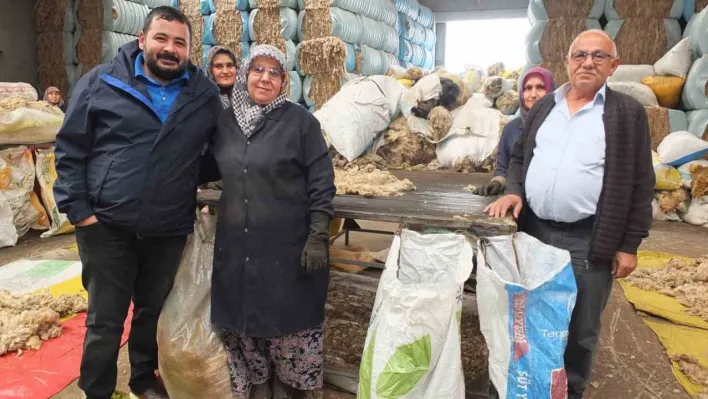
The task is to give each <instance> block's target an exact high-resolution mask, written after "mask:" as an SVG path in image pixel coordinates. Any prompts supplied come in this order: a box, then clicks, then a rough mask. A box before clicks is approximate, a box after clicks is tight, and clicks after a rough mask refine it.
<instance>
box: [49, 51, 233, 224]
mask: <svg viewBox="0 0 708 399" xmlns="http://www.w3.org/2000/svg"><path fill="white" fill-rule="evenodd" d="M138 54H140V49H139V48H138V42H137V40H136V41H134V42H131V43H128V44H126V45H124V46H123V47H121V48H120V50H119V52H118V55H117V56H116V57H115V58H114V59H113V61H112V62H111V63H110V64H104V65H100V66H98V67H96V68H94V69H93V70H91V72H89V73H87V74H86V75H85V76H83V77H82V78H81V79H79V81H78V82H77V83H76V87H75V89H74V92H73V95H72V96H71V101H70V102H69V107H68V109H67V112H66V116H65V118H64V124H63V126H62V127H61V129H60V130H59V133H58V135H57V141H56V170H57V175H58V178H57V180H56V182H55V185H54V197H55V199H56V202H57V205H58V207H59V211H60V212H63V213H66V214H67V216H68V218H69V220H70V221H71V222H72V223H74V224H75V223H77V222H79V221H81V220H83V219H86V218H87V217H89V216H91V215H95V216H96V217H97V218H98V220H99V222H101V223H104V224H106V225H109V226H113V227H118V228H121V229H124V230H127V231H130V232H134V233H136V234H138V235H141V236H146V237H165V236H174V235H185V234H189V233H190V232H191V231H192V230H193V223H194V213H195V212H194V211H195V209H196V190H197V183H198V177H199V166H200V159H201V154H202V150H203V149H204V147H205V145H206V143H207V142H208V141H209V140H210V139H211V137H212V135H213V133H214V131H215V128H216V119H217V116H218V113H219V112H220V111H221V108H222V107H221V100H220V99H219V91H218V89H217V87H216V85H215V84H214V83H213V82H211V81H210V80H209V79H207V78H206V76H204V74H203V73H202V72H201V71H200V70H199V69H197V68H196V67H195V66H194V65H192V64H191V63H190V64H189V67H188V72H189V79H188V80H186V81H185V86H183V87H182V89H181V91H180V94H179V95H178V97H177V100H176V102H175V104H174V106H173V108H172V111H171V112H170V114H169V116H168V118H167V120H166V121H165V123H164V124H163V123H162V121H161V120H160V118H159V116H158V115H159V112H158V110H157V109H156V108H155V107H154V106H153V104H152V102H151V101H150V95H149V93H148V90H147V88H146V87H145V84H144V83H143V82H141V81H140V80H139V79H136V78H135V70H134V69H135V59H136V57H137V56H138Z"/></svg>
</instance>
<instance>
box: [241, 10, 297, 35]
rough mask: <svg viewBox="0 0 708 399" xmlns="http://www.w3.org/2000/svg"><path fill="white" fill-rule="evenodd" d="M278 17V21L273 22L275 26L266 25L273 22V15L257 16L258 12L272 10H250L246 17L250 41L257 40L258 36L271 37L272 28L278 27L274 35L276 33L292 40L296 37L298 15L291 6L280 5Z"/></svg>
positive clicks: (269, 12) (271, 12)
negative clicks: (277, 31)
mask: <svg viewBox="0 0 708 399" xmlns="http://www.w3.org/2000/svg"><path fill="white" fill-rule="evenodd" d="M278 10H279V12H278V18H279V23H276V24H275V27H273V26H266V24H271V23H272V22H273V17H272V15H268V17H266V18H263V17H259V16H258V13H259V12H264V13H268V14H274V10H258V9H255V10H253V11H251V14H250V15H249V17H248V20H249V21H248V31H249V35H250V38H251V41H257V40H258V39H259V38H260V37H263V38H268V37H273V35H274V34H275V32H274V28H278V27H279V33H278V34H275V37H277V36H278V35H279V36H280V37H281V38H283V39H285V40H293V39H295V37H296V34H297V25H298V16H297V12H296V11H295V10H293V9H292V8H286V7H281V8H279V9H278Z"/></svg>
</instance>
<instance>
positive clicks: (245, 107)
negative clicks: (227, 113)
mask: <svg viewBox="0 0 708 399" xmlns="http://www.w3.org/2000/svg"><path fill="white" fill-rule="evenodd" d="M258 57H270V58H272V59H274V60H276V61H277V62H278V64H280V67H281V68H282V70H283V84H282V86H281V87H280V93H279V94H278V97H276V98H275V100H273V101H272V102H271V103H270V104H267V105H259V104H256V103H255V101H253V99H252V98H251V96H250V95H249V94H248V71H249V69H250V68H251V63H252V62H253V60H254V59H256V58H258ZM287 70H288V69H287V67H286V61H285V54H283V52H282V51H280V50H278V49H277V48H276V47H273V46H268V45H261V46H256V47H255V48H254V49H253V51H251V54H250V55H249V57H248V59H247V60H246V62H245V63H244V64H243V65H242V66H241V69H239V71H238V77H237V78H236V84H235V85H234V91H233V94H232V96H231V103H232V105H233V109H234V115H235V116H236V121H237V122H238V125H239V127H240V128H241V131H243V134H245V135H246V137H250V136H251V134H253V132H254V131H255V130H256V126H257V125H258V122H260V121H261V119H263V117H264V116H265V115H267V114H268V113H269V112H271V111H273V110H274V109H277V108H279V107H280V106H282V105H283V104H285V102H286V101H287V99H288V97H287V90H286V88H287V85H288V80H287Z"/></svg>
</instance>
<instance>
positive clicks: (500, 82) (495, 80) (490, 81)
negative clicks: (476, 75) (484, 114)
mask: <svg viewBox="0 0 708 399" xmlns="http://www.w3.org/2000/svg"><path fill="white" fill-rule="evenodd" d="M512 88H513V87H512V86H511V82H509V81H508V80H506V79H504V78H502V77H501V76H490V77H488V78H486V79H485V80H484V82H483V83H482V93H484V95H485V96H487V97H489V98H490V99H492V100H496V99H497V98H499V97H501V96H502V95H503V94H504V93H506V92H507V91H509V90H511V89H512ZM517 95H518V94H517Z"/></svg>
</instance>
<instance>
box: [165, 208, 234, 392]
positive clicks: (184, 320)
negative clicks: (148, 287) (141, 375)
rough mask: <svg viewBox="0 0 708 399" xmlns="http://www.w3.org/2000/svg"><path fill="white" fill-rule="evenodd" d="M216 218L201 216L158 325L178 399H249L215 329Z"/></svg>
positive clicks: (169, 389)
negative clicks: (236, 382) (235, 380)
mask: <svg viewBox="0 0 708 399" xmlns="http://www.w3.org/2000/svg"><path fill="white" fill-rule="evenodd" d="M215 232H216V217H215V216H210V215H204V214H198V215H197V221H196V224H195V226H194V233H193V234H192V235H190V236H189V238H188V239H187V245H186V246H185V250H184V253H183V254H182V261H181V263H180V265H179V269H178V270H177V275H176V276H175V283H174V286H173V287H172V291H171V292H170V295H169V296H168V297H167V300H166V301H165V306H164V307H163V308H162V313H160V318H159V320H158V322H157V347H158V352H159V353H158V354H159V357H158V366H159V370H160V376H161V377H162V381H164V383H165V387H166V388H167V392H168V393H169V395H170V398H172V399H193V398H224V399H245V398H248V394H245V395H236V394H234V393H233V390H232V388H231V377H230V376H229V369H228V363H227V360H226V350H225V349H224V344H223V342H222V341H221V337H220V335H219V334H217V333H216V332H215V331H214V330H213V328H212V325H211V272H212V260H213V259H214V235H215Z"/></svg>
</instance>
